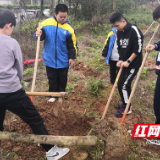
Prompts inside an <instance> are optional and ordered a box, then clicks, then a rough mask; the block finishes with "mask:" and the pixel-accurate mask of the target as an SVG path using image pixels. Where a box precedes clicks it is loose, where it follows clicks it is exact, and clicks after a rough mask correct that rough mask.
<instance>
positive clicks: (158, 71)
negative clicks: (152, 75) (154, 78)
mask: <svg viewBox="0 0 160 160" xmlns="http://www.w3.org/2000/svg"><path fill="white" fill-rule="evenodd" d="M155 69H156V74H157V75H158V76H160V65H156V66H155Z"/></svg>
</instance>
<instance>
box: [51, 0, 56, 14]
mask: <svg viewBox="0 0 160 160" xmlns="http://www.w3.org/2000/svg"><path fill="white" fill-rule="evenodd" d="M54 1H55V0H51V1H50V15H51V16H52V15H54Z"/></svg>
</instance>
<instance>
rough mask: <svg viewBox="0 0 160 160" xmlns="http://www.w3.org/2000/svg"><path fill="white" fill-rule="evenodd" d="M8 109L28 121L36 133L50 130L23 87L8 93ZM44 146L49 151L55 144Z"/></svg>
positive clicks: (45, 133) (46, 133)
mask: <svg viewBox="0 0 160 160" xmlns="http://www.w3.org/2000/svg"><path fill="white" fill-rule="evenodd" d="M6 109H8V110H9V111H11V112H12V113H14V114H16V115H18V116H19V117H20V118H21V119H22V120H23V121H24V122H25V123H27V124H28V125H29V126H30V127H31V129H32V131H33V133H34V134H38V135H48V131H47V130H46V127H45V126H44V124H43V119H42V118H41V116H40V114H39V113H38V111H37V109H36V108H35V106H34V105H33V104H32V102H31V100H30V98H29V97H28V96H27V94H26V93H25V91H24V90H23V89H20V90H19V91H17V92H14V93H10V94H8V96H7V103H6ZM42 147H43V148H44V149H45V150H46V151H48V150H50V149H51V148H52V147H53V146H52V145H42Z"/></svg>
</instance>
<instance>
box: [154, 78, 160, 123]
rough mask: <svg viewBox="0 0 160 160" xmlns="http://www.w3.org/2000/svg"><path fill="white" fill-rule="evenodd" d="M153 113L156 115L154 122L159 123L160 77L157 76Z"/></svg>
mask: <svg viewBox="0 0 160 160" xmlns="http://www.w3.org/2000/svg"><path fill="white" fill-rule="evenodd" d="M154 113H155V116H156V122H155V123H156V124H160V77H159V76H158V78H157V83H156V88H155V94H154Z"/></svg>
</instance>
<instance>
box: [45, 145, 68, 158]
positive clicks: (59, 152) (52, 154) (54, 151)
mask: <svg viewBox="0 0 160 160" xmlns="http://www.w3.org/2000/svg"><path fill="white" fill-rule="evenodd" d="M69 151H70V149H69V148H58V147H57V146H56V145H55V146H54V147H52V148H51V149H50V150H49V151H48V152H46V157H47V160H58V159H60V158H62V157H63V156H65V155H66V154H67V153H68V152H69Z"/></svg>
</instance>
